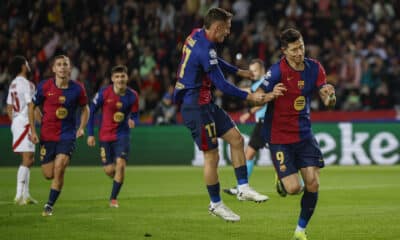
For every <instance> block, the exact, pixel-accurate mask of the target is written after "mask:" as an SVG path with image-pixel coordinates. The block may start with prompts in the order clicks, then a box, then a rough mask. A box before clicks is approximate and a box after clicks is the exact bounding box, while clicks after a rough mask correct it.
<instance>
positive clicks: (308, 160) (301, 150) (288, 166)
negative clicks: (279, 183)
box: [269, 137, 325, 179]
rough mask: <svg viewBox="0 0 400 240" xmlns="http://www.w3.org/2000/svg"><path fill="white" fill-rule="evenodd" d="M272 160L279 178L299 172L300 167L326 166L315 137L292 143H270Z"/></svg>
mask: <svg viewBox="0 0 400 240" xmlns="http://www.w3.org/2000/svg"><path fill="white" fill-rule="evenodd" d="M269 149H270V151H271V157H272V161H273V163H274V167H275V170H276V172H277V173H278V177H279V179H281V178H283V177H286V176H289V175H292V174H293V173H297V172H298V171H299V169H300V168H305V167H311V166H316V167H319V168H323V167H324V166H325V164H324V160H323V158H322V153H321V150H320V149H319V145H318V142H317V140H315V138H314V137H311V138H309V139H305V140H303V141H301V142H298V143H291V144H271V143H270V144H269Z"/></svg>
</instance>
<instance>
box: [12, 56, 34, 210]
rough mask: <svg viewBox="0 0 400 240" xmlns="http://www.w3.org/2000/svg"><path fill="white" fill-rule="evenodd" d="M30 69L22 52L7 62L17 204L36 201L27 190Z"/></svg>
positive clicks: (30, 155)
mask: <svg viewBox="0 0 400 240" xmlns="http://www.w3.org/2000/svg"><path fill="white" fill-rule="evenodd" d="M30 71H31V69H30V67H29V64H28V61H27V60H26V58H25V57H23V56H15V57H14V58H13V59H12V60H11V63H10V73H11V75H12V76H13V77H15V78H14V80H13V81H12V82H11V84H10V87H9V90H8V96H7V114H8V117H9V118H10V120H11V132H12V135H13V145H12V148H13V151H14V152H15V153H19V154H20V155H21V157H22V162H21V165H20V166H19V168H18V173H17V194H16V195H15V199H14V202H15V203H16V204H18V205H25V204H36V203H37V201H36V200H35V199H33V198H32V197H31V195H30V194H29V181H30V167H31V166H32V165H33V162H34V152H35V145H34V144H33V143H32V142H31V140H30V139H29V134H30V125H29V119H28V104H29V103H30V102H31V101H32V96H33V94H34V93H35V85H34V84H33V83H32V82H30V81H29V80H28V76H29V73H30Z"/></svg>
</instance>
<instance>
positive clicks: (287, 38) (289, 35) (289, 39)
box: [280, 28, 303, 48]
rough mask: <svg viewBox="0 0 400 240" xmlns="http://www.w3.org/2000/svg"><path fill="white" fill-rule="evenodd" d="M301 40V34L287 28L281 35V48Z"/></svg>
mask: <svg viewBox="0 0 400 240" xmlns="http://www.w3.org/2000/svg"><path fill="white" fill-rule="evenodd" d="M301 38H303V37H302V36H301V33H300V32H299V31H297V30H296V29H294V28H288V29H286V30H284V31H283V32H282V33H281V37H280V40H281V47H282V48H287V46H288V45H289V43H293V42H296V41H297V40H299V39H301Z"/></svg>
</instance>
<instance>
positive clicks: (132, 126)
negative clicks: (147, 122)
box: [128, 119, 136, 128]
mask: <svg viewBox="0 0 400 240" xmlns="http://www.w3.org/2000/svg"><path fill="white" fill-rule="evenodd" d="M128 126H129V128H134V127H135V126H136V125H135V121H133V120H132V119H129V120H128Z"/></svg>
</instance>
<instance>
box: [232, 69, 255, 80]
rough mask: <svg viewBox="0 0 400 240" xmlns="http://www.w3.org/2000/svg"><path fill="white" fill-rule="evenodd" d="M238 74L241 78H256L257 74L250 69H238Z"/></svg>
mask: <svg viewBox="0 0 400 240" xmlns="http://www.w3.org/2000/svg"><path fill="white" fill-rule="evenodd" d="M236 75H238V76H239V77H241V78H247V79H252V80H255V76H254V74H253V72H252V71H250V70H244V69H238V71H237V72H236Z"/></svg>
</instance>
